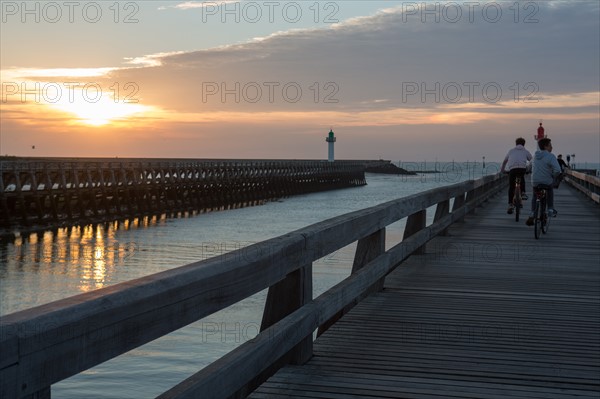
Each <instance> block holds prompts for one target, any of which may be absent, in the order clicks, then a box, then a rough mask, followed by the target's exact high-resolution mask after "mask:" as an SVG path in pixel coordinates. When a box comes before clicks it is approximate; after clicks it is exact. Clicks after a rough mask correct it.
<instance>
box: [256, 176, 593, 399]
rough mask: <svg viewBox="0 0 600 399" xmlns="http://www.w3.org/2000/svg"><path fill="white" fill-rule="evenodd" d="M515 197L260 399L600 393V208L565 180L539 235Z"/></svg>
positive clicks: (389, 288)
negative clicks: (514, 205) (518, 216)
mask: <svg viewBox="0 0 600 399" xmlns="http://www.w3.org/2000/svg"><path fill="white" fill-rule="evenodd" d="M505 202H506V199H505V194H504V192H503V193H502V194H501V195H496V196H495V197H493V198H492V199H491V200H489V201H488V202H487V203H486V204H485V205H484V207H483V208H477V210H476V214H475V215H470V216H467V217H466V220H465V222H464V223H454V224H453V225H451V226H450V228H449V229H448V234H447V235H445V236H437V237H435V238H434V239H433V240H431V241H430V242H429V243H428V244H427V249H426V251H425V253H424V254H422V255H412V256H411V257H410V258H408V260H406V261H404V263H403V264H401V265H400V266H399V267H397V268H396V269H395V270H394V271H393V272H392V273H390V274H389V275H388V276H387V277H386V279H385V285H384V289H383V290H382V291H380V292H377V293H374V294H371V295H370V296H369V297H367V298H366V299H364V300H363V301H362V302H360V303H359V304H358V305H356V306H355V307H354V308H353V309H352V310H351V311H350V312H349V313H347V314H346V315H345V316H343V317H342V318H341V319H340V320H339V321H338V322H337V323H336V324H334V325H333V326H332V327H331V328H330V329H329V330H327V331H326V332H325V333H324V334H323V335H321V336H320V337H318V338H317V339H316V340H315V342H314V347H313V357H312V358H311V359H310V360H309V361H308V362H307V363H305V364H304V365H288V366H286V367H284V368H282V369H280V370H279V372H277V373H276V374H275V375H274V376H272V377H271V378H270V379H269V380H268V381H267V382H265V383H264V384H262V385H261V386H260V387H259V388H258V389H256V390H255V391H254V393H253V394H251V395H250V396H249V397H250V398H254V399H260V398H265V399H266V398H284V397H285V398H340V399H341V398H544V399H548V398H600V245H599V244H600V211H599V208H598V206H597V205H595V204H593V203H591V202H590V201H589V200H588V199H585V198H584V197H583V196H582V195H581V194H580V193H578V192H576V190H575V189H574V188H572V187H571V186H568V185H566V184H564V185H562V186H561V187H560V189H559V190H556V191H555V204H556V208H557V209H558V212H559V214H558V217H557V218H556V219H554V220H553V221H552V222H553V223H552V224H551V226H550V230H549V232H548V234H546V235H544V236H543V237H542V238H541V239H540V240H535V239H534V236H533V230H532V229H533V228H532V227H528V226H526V225H525V223H524V220H521V221H520V222H519V223H516V222H515V221H514V217H512V216H509V215H507V214H506V210H505V207H506V205H505ZM528 208H529V205H528V204H527V206H526V209H527V210H528Z"/></svg>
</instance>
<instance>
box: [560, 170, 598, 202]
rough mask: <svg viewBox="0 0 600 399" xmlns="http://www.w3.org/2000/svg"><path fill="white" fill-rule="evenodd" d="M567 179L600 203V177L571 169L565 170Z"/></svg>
mask: <svg viewBox="0 0 600 399" xmlns="http://www.w3.org/2000/svg"><path fill="white" fill-rule="evenodd" d="M565 181H566V182H567V183H569V184H570V185H572V186H573V187H575V188H576V189H578V190H579V191H581V192H583V193H584V194H585V195H587V196H588V197H589V198H590V199H591V200H592V201H594V202H595V203H597V204H600V178H598V177H596V176H592V175H587V174H585V173H581V172H576V171H573V170H570V169H567V170H566V171H565Z"/></svg>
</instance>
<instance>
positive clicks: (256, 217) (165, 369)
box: [0, 163, 497, 399]
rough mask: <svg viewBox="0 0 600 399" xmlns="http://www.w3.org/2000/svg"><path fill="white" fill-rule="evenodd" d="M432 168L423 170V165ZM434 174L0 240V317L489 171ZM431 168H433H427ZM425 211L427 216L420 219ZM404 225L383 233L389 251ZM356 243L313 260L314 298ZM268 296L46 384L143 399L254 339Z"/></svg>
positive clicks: (345, 270)
mask: <svg viewBox="0 0 600 399" xmlns="http://www.w3.org/2000/svg"><path fill="white" fill-rule="evenodd" d="M428 166H431V165H428ZM454 167H455V169H452V168H451V166H450V165H446V167H445V168H444V167H443V166H441V167H440V170H445V171H446V173H442V174H429V175H421V176H388V175H374V174H367V181H368V185H367V186H365V187H359V188H351V189H344V190H336V191H328V192H322V193H316V194H310V195H302V196H296V197H291V198H285V199H282V200H279V201H275V202H269V203H267V204H266V205H263V206H257V207H251V208H242V209H236V210H230V211H224V212H214V213H207V214H201V215H197V216H193V217H181V218H173V219H167V218H164V217H163V218H160V217H159V218H146V219H142V220H134V221H130V222H115V223H110V224H105V225H99V226H84V227H78V228H71V229H59V230H57V231H48V232H45V233H41V234H31V235H27V236H23V237H18V238H17V239H15V240H14V241H11V242H8V243H3V244H0V314H3V315H4V314H8V313H12V312H15V311H19V310H23V309H27V308H30V307H33V306H37V305H40V304H44V303H48V302H51V301H54V300H57V299H61V298H65V297H69V296H72V295H76V294H80V293H83V292H87V291H90V290H95V289H99V288H102V287H106V286H109V285H112V284H116V283H120V282H123V281H128V280H131V279H134V278H138V277H142V276H146V275H149V274H153V273H157V272H160V271H163V270H167V269H171V268H175V267H178V266H182V265H185V264H187V263H191V262H196V261H198V260H202V259H207V258H210V257H213V256H216V255H221V254H224V253H226V252H229V251H232V250H235V249H239V248H242V247H244V246H247V245H250V244H252V243H256V242H259V241H263V240H265V239H268V238H272V237H276V236H279V235H281V234H285V233H287V232H290V231H292V230H296V229H299V228H302V227H305V226H308V225H310V224H313V223H316V222H319V221H322V220H324V219H327V218H330V217H333V216H337V215H341V214H344V213H348V212H351V211H355V210H359V209H363V208H367V207H370V206H374V205H377V204H380V203H382V202H385V201H389V200H392V199H396V198H400V197H404V196H407V195H410V194H414V193H417V192H421V191H425V190H428V189H431V188H436V187H440V186H443V185H448V184H453V183H457V182H459V181H463V180H467V179H471V178H478V177H480V176H481V174H482V173H486V174H487V173H495V172H496V171H497V165H488V167H487V168H486V170H482V168H481V164H479V166H478V167H475V168H473V167H472V169H471V168H469V169H468V170H467V168H466V165H465V164H458V163H457V164H455V166H454ZM432 169H433V168H432ZM432 215H433V212H428V218H429V221H428V223H430V222H431V219H432V217H433V216H432ZM403 228H404V221H401V222H398V223H395V224H393V225H391V226H389V227H388V229H387V241H388V244H387V246H388V248H389V247H390V246H391V245H394V244H396V243H397V242H399V241H400V240H401V236H402V233H403ZM354 249H355V244H353V245H350V246H348V247H346V248H342V249H340V250H338V251H336V252H335V253H333V254H330V255H328V256H326V257H325V258H323V259H320V260H319V261H317V262H315V264H314V271H313V273H314V276H313V279H314V284H313V285H314V296H315V297H316V296H318V295H319V294H321V293H322V292H324V291H325V290H327V289H328V288H330V287H332V286H333V285H335V284H337V283H338V282H340V281H341V280H343V279H344V278H345V277H347V276H348V275H349V272H350V269H351V265H352V259H353V256H354ZM265 297H266V290H265V291H263V292H260V293H258V294H256V295H254V296H252V297H250V298H247V299H246V300H244V301H242V302H239V303H237V304H236V305H234V306H231V307H229V308H227V309H225V310H223V311H220V312H218V313H215V314H213V315H211V316H210V317H207V318H204V319H202V320H200V321H198V322H196V323H193V324H191V325H189V326H187V327H185V328H182V329H180V330H178V331H175V332H173V333H171V334H169V335H166V336H164V337H162V338H160V339H158V340H155V341H153V342H151V343H149V344H147V345H144V346H142V347H140V348H138V349H135V350H132V351H130V352H128V353H126V354H124V355H122V356H119V357H117V358H115V359H112V360H110V361H108V362H105V363H103V364H101V365H99V366H97V367H94V368H92V369H90V370H87V371H85V372H83V373H81V374H79V375H77V376H75V377H72V378H69V379H67V380H64V381H62V382H60V383H58V384H55V385H53V386H52V397H53V398H58V399H60V398H64V399H71V398H72V399H79V398H84V397H85V398H114V399H123V398H151V397H155V396H156V395H158V394H160V393H162V392H164V391H165V390H167V389H169V388H171V387H172V386H173V385H175V384H177V383H178V382H180V381H182V380H183V379H185V378H187V377H188V376H190V375H191V374H193V373H195V372H197V371H198V370H200V369H201V368H203V367H205V366H206V365H208V364H209V363H211V362H213V361H214V360H216V359H218V358H220V357H221V356H223V355H224V354H226V353H227V352H229V351H231V350H232V349H234V348H235V347H237V346H238V345H240V344H241V343H243V342H245V341H247V340H249V339H252V338H253V337H255V336H256V335H257V333H258V330H259V327H260V320H261V317H262V309H263V305H264V300H265Z"/></svg>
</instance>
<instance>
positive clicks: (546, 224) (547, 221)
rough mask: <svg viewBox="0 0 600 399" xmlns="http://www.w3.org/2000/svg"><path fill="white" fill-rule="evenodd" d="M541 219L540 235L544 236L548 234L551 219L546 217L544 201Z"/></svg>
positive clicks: (548, 216)
mask: <svg viewBox="0 0 600 399" xmlns="http://www.w3.org/2000/svg"><path fill="white" fill-rule="evenodd" d="M542 217H543V218H544V219H543V223H542V233H544V234H546V233H547V232H548V229H549V228H550V218H551V216H550V215H548V212H546V201H544V203H543V204H542Z"/></svg>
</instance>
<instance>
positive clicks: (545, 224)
mask: <svg viewBox="0 0 600 399" xmlns="http://www.w3.org/2000/svg"><path fill="white" fill-rule="evenodd" d="M547 188H548V186H545V185H538V186H536V187H534V188H533V192H534V194H535V208H534V209H533V233H534V236H535V239H536V240H537V239H539V238H540V237H541V235H542V233H543V234H546V233H547V232H548V229H549V228H550V219H551V216H550V215H548V212H547V211H546V189H547Z"/></svg>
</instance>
